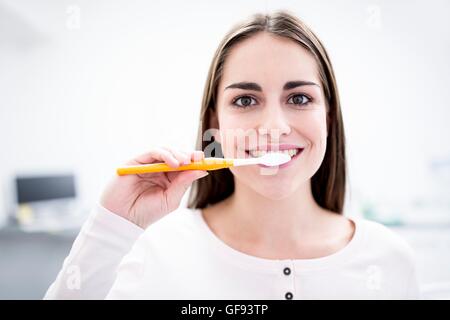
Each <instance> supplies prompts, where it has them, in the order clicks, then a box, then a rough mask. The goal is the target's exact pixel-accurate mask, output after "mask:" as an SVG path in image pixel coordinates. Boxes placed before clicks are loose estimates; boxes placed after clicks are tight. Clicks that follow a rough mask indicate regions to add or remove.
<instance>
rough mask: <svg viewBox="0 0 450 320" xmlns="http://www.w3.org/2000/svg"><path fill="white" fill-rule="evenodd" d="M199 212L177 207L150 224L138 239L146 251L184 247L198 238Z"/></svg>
mask: <svg viewBox="0 0 450 320" xmlns="http://www.w3.org/2000/svg"><path fill="white" fill-rule="evenodd" d="M198 219H200V217H199V211H198V210H196V209H189V208H186V207H179V208H178V209H176V210H174V211H173V212H170V213H168V214H167V215H165V216H164V217H162V218H161V219H159V220H158V221H156V222H155V223H153V224H151V225H150V226H149V227H147V229H145V231H144V233H143V234H142V235H141V237H140V238H139V239H138V242H141V243H144V244H145V246H146V248H147V249H150V248H152V249H153V250H155V249H156V247H158V248H159V249H161V250H167V249H176V248H177V247H179V245H180V244H183V246H184V247H186V245H188V243H189V242H193V241H197V239H198V238H199V232H198V224H199V221H198Z"/></svg>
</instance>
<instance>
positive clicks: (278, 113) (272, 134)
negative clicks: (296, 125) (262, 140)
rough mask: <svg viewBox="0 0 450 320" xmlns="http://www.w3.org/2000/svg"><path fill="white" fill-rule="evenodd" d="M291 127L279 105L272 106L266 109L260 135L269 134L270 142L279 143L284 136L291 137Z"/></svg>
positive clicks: (262, 118)
mask: <svg viewBox="0 0 450 320" xmlns="http://www.w3.org/2000/svg"><path fill="white" fill-rule="evenodd" d="M290 132H291V126H290V125H289V121H288V119H287V117H286V115H285V113H284V112H283V109H282V108H281V106H280V105H279V104H271V105H268V106H267V107H266V108H264V112H263V115H262V116H261V122H260V125H259V127H258V135H260V136H262V135H265V134H267V135H268V136H269V137H268V138H269V141H278V140H279V138H280V137H281V136H282V135H289V134H290Z"/></svg>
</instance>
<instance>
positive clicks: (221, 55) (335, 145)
mask: <svg viewBox="0 0 450 320" xmlns="http://www.w3.org/2000/svg"><path fill="white" fill-rule="evenodd" d="M259 32H268V33H271V34H274V35H277V36H280V37H284V38H288V39H291V40H293V41H295V42H296V43H298V44H299V45H300V46H302V47H303V48H305V49H306V50H308V52H309V53H311V54H312V56H313V57H314V59H315V61H316V63H317V65H318V70H319V77H320V81H321V85H322V87H323V88H324V95H325V99H326V104H327V129H328V136H327V148H326V152H325V156H324V159H323V161H322V164H321V166H320V167H319V169H318V170H317V172H316V173H315V174H314V175H313V177H312V178H311V190H312V193H313V197H314V200H315V201H316V202H317V204H318V205H319V206H321V207H322V208H324V209H328V210H331V211H333V212H335V213H339V214H342V211H343V207H344V198H345V187H346V157H345V135H344V125H343V119H342V114H341V106H340V101H339V94H338V90H337V85H336V80H335V76H334V71H333V67H332V65H331V62H330V60H329V58H328V54H327V52H326V50H325V48H324V46H323V45H322V43H321V42H320V40H319V39H318V38H317V37H316V35H315V34H314V33H313V32H312V31H311V30H310V29H309V28H308V27H307V26H306V25H305V24H304V23H303V22H302V21H301V20H299V19H298V18H296V17H295V16H294V15H292V14H290V13H288V12H286V11H277V12H275V13H273V14H255V15H253V16H251V17H250V18H249V19H248V20H246V21H244V22H242V23H240V24H238V25H236V26H235V27H233V28H232V29H231V31H229V32H228V33H227V34H226V35H225V37H224V39H223V40H222V41H221V43H220V45H219V47H218V48H217V50H216V52H215V54H214V57H213V60H212V63H211V65H210V68H209V72H208V77H207V80H206V84H205V88H204V93H203V100H202V106H201V112H200V127H199V131H198V137H197V145H196V149H197V150H203V151H205V149H206V148H207V146H208V145H209V146H210V147H211V144H217V145H216V146H215V148H214V150H216V151H217V152H216V154H214V155H211V156H222V151H221V148H220V144H218V143H217V142H216V141H214V137H211V139H212V140H213V141H212V142H210V141H208V139H205V137H204V134H205V132H207V130H208V129H211V119H212V116H213V114H214V113H215V112H216V101H217V88H218V85H219V82H220V80H221V77H222V73H223V66H224V62H225V59H226V57H227V56H228V54H229V51H230V49H231V48H232V47H233V46H234V45H236V44H237V43H238V42H240V41H243V40H245V39H248V38H249V37H251V36H254V35H255V34H257V33H259ZM210 147H209V148H210ZM205 154H206V152H205ZM233 192H234V177H233V174H232V173H231V171H230V170H229V169H222V170H214V171H210V173H209V175H208V176H206V177H204V178H202V179H199V180H196V181H195V182H194V183H193V185H192V188H191V192H190V195H189V202H188V207H189V208H205V207H207V206H208V205H212V204H214V203H217V202H220V201H222V200H224V199H226V198H227V197H229V196H230V195H231V194H232V193H233Z"/></svg>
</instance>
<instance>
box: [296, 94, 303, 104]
mask: <svg viewBox="0 0 450 320" xmlns="http://www.w3.org/2000/svg"><path fill="white" fill-rule="evenodd" d="M302 101H303V99H302V97H301V96H295V97H294V103H295V104H300V103H302Z"/></svg>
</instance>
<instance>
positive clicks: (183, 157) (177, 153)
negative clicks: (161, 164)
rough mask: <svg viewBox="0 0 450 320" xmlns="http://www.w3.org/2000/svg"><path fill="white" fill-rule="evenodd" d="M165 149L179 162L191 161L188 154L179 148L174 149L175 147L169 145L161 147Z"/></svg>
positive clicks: (186, 162)
mask: <svg viewBox="0 0 450 320" xmlns="http://www.w3.org/2000/svg"><path fill="white" fill-rule="evenodd" d="M163 148H164V149H165V150H167V151H169V152H170V153H171V154H172V155H173V156H174V157H175V159H177V160H178V162H179V163H180V164H189V163H190V162H191V158H190V157H189V155H188V154H187V153H186V152H184V151H181V150H176V149H172V148H169V147H163Z"/></svg>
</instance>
